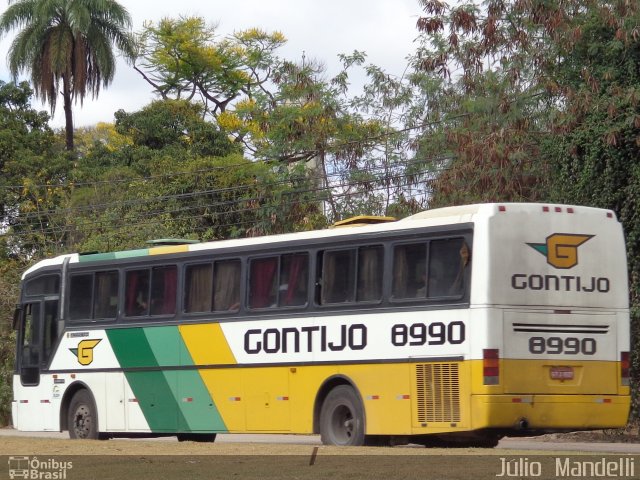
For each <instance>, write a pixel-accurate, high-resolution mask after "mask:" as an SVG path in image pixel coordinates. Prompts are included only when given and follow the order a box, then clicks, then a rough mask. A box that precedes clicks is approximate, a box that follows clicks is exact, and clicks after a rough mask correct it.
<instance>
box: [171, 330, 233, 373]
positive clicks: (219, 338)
mask: <svg viewBox="0 0 640 480" xmlns="http://www.w3.org/2000/svg"><path fill="white" fill-rule="evenodd" d="M179 328H180V335H182V339H183V340H184V343H185V345H186V346H187V349H188V350H189V353H190V354H191V359H192V360H193V363H194V364H196V365H235V364H236V363H237V361H236V358H235V357H234V355H233V352H232V351H231V349H230V348H229V344H228V343H227V340H226V338H224V333H222V328H220V324H218V323H204V324H201V325H180V327H179Z"/></svg>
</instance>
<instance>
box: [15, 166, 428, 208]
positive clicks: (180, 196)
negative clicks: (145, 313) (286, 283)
mask: <svg viewBox="0 0 640 480" xmlns="http://www.w3.org/2000/svg"><path fill="white" fill-rule="evenodd" d="M424 162H425V160H419V161H418V160H413V161H407V162H402V163H396V164H394V165H392V166H386V165H379V166H373V167H370V168H366V169H359V170H358V173H364V174H371V175H375V174H376V173H377V172H382V171H384V172H385V173H386V171H387V170H397V169H398V168H409V167H411V166H415V165H422V164H424ZM439 171H440V170H430V171H422V172H415V173H411V175H424V174H427V173H439ZM345 173H351V172H346V171H338V172H335V173H332V174H329V175H327V177H328V180H329V181H331V179H333V178H342V177H343V176H344V175H345ZM313 180H314V179H313V178H309V177H300V178H296V177H293V178H291V179H283V180H278V181H275V182H270V183H267V184H263V185H261V188H263V189H264V190H268V189H271V188H277V187H280V186H286V185H291V184H295V183H296V182H299V181H302V182H313ZM385 180H388V179H385V178H383V177H374V178H372V179H369V180H360V181H358V180H356V181H353V182H352V183H349V184H341V183H338V184H333V185H329V188H337V189H340V188H344V187H345V186H357V185H359V184H361V183H364V182H366V181H370V182H376V181H385ZM324 188H325V189H326V187H324ZM253 189H256V184H245V185H237V186H233V187H223V188H214V189H207V190H198V191H195V192H188V193H177V194H171V195H160V196H155V197H148V198H139V199H132V200H121V201H112V202H104V203H95V204H89V205H84V206H78V207H69V208H64V209H47V210H41V211H38V212H27V213H24V214H22V215H20V217H21V218H25V219H29V218H41V217H42V216H43V215H74V214H78V213H83V212H88V211H94V210H98V209H105V210H106V209H109V208H115V207H134V206H140V205H144V204H150V203H157V202H160V201H168V200H189V199H196V198H198V197H201V196H207V195H219V194H224V193H227V192H238V193H239V192H242V191H251V190H253ZM309 191H310V190H291V191H289V192H283V194H285V195H287V194H296V193H306V192H309ZM257 199H259V198H254V197H251V198H248V199H247V198H239V199H238V201H250V200H257ZM229 202H231V203H233V202H234V201H222V202H219V204H220V205H224V204H227V203H229Z"/></svg>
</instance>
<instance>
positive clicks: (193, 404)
mask: <svg viewBox="0 0 640 480" xmlns="http://www.w3.org/2000/svg"><path fill="white" fill-rule="evenodd" d="M144 332H145V335H146V337H147V340H148V341H149V346H150V347H151V350H152V351H153V353H154V355H155V357H156V360H157V362H158V365H159V366H161V367H163V366H174V365H180V366H192V365H193V359H192V358H191V355H190V354H189V351H188V349H187V347H186V345H185V343H184V340H183V339H182V336H181V335H180V331H179V330H178V327H177V326H166V327H148V328H145V329H144ZM165 373H168V372H165ZM172 373H175V374H176V377H177V384H174V383H173V382H169V386H170V387H171V390H172V394H173V397H174V399H175V401H176V403H177V405H178V408H179V409H180V411H181V413H182V415H183V417H184V419H185V421H186V424H179V425H178V427H179V429H180V430H184V431H226V430H227V429H226V426H225V424H224V421H223V420H222V417H221V415H220V412H219V411H218V409H217V407H216V405H215V402H214V401H213V399H212V398H211V395H210V394H209V390H208V389H207V388H206V386H205V385H204V382H203V381H202V377H201V376H200V373H199V372H198V371H196V370H178V371H175V372H172Z"/></svg>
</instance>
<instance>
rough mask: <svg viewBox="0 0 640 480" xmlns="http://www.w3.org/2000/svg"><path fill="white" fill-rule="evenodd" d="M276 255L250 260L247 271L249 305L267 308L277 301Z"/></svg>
mask: <svg viewBox="0 0 640 480" xmlns="http://www.w3.org/2000/svg"><path fill="white" fill-rule="evenodd" d="M277 277H278V257H268V258H256V259H254V260H251V263H250V273H249V307H250V308H267V307H273V306H275V305H276V304H277V303H276V302H277V296H276V294H277V283H276V282H277Z"/></svg>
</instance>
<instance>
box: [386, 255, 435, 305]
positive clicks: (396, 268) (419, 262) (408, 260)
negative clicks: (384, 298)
mask: <svg viewBox="0 0 640 480" xmlns="http://www.w3.org/2000/svg"><path fill="white" fill-rule="evenodd" d="M426 267H427V244H426V243H414V244H409V245H398V246H396V247H395V248H394V249H393V287H392V297H393V298H394V299H408V298H426V296H427V295H426V291H427V284H426V278H427V268H426Z"/></svg>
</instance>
